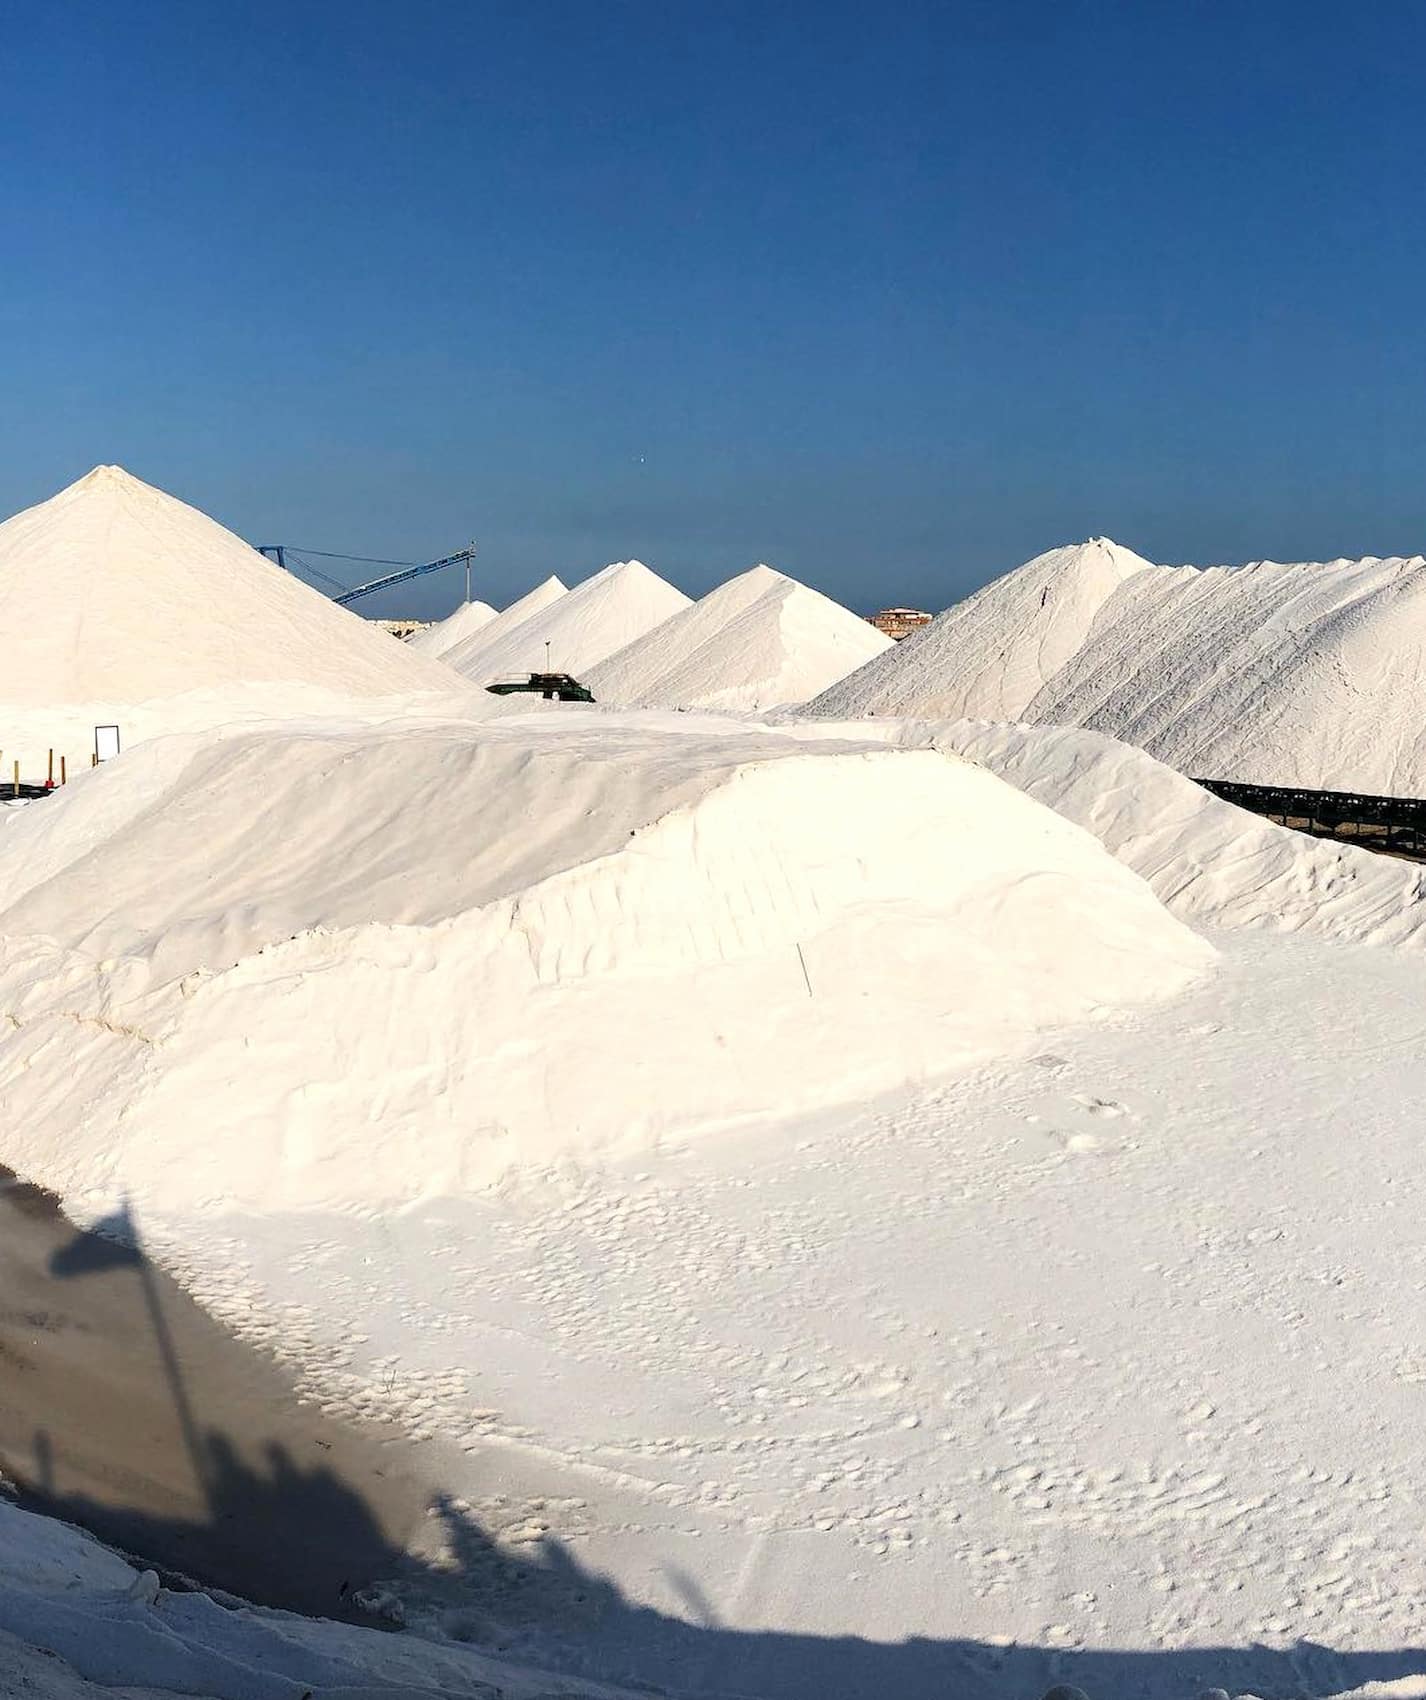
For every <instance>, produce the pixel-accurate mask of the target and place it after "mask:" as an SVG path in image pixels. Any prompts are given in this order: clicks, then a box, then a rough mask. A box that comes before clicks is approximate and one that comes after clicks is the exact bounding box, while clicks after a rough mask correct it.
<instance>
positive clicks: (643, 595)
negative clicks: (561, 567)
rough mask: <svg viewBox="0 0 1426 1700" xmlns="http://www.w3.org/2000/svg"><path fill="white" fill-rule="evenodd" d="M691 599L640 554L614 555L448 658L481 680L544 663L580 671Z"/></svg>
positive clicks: (478, 635) (471, 677)
mask: <svg viewBox="0 0 1426 1700" xmlns="http://www.w3.org/2000/svg"><path fill="white" fill-rule="evenodd" d="M556 582H558V581H556ZM688 606H689V599H688V597H686V596H685V595H684V594H683V592H682V591H681V590H675V589H674V587H673V586H672V585H671V584H669V583H667V582H666V581H665V580H664V579H661V578H660V577H659V576H658V574H657V573H655V572H650V571H649V569H648V568H647V567H646V566H645V565H644V564H643V562H642V561H615V562H614V564H613V565H612V566H608V567H605V569H604V570H603V572H599V573H595V575H594V577H593V578H588V579H585V581H584V583H583V584H579V585H576V586H575V588H574V589H573V590H571V591H569V592H567V593H566V594H565V595H563V596H560V597H558V598H557V599H556V600H555V601H553V602H551V603H550V604H549V606H548V607H546V608H544V609H543V610H541V611H540V612H539V613H537V614H535V615H534V616H533V617H532V618H530V619H527V620H522V621H521V622H520V623H519V624H518V625H517V626H515V627H514V628H513V629H506V630H500V631H497V629H496V625H497V623H496V622H494V621H492V622H491V624H490V625H488V626H487V627H486V628H485V630H484V631H480V632H477V633H476V634H475V636H474V637H471V638H467V639H466V641H465V642H464V643H462V644H457V645H456V647H455V648H454V649H452V650H448V651H447V653H446V655H445V657H444V660H445V661H446V662H447V663H448V664H449V665H450V666H452V667H454V668H455V669H456V671H457V672H458V673H463V674H464V675H465V677H466V678H467V679H469V680H471V682H472V683H474V684H477V685H488V684H490V683H491V681H492V680H495V679H500V678H506V677H511V676H514V675H517V674H522V673H536V672H542V671H543V670H544V669H545V667H546V665H548V666H549V667H551V668H552V669H553V670H554V671H555V672H557V673H573V674H574V675H575V676H576V677H579V676H580V675H581V674H583V673H584V672H586V671H587V670H588V669H589V668H591V667H593V666H595V665H597V663H599V662H600V661H603V660H604V658H605V657H606V656H609V655H612V654H613V653H614V652H615V650H618V649H623V647H624V646H625V644H629V643H632V642H633V641H634V639H635V638H639V637H642V636H643V635H644V633H645V632H648V631H652V629H653V628H654V627H655V626H657V625H659V624H661V623H662V622H663V621H664V620H666V619H668V618H669V616H670V615H671V614H676V613H678V611H679V610H680V609H681V608H687V607H688ZM501 619H502V621H503V619H504V616H503V615H502V616H501ZM546 645H548V648H546Z"/></svg>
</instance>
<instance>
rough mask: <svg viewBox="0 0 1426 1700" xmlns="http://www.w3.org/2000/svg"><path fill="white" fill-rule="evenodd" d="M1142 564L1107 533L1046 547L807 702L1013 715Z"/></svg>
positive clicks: (841, 714)
mask: <svg viewBox="0 0 1426 1700" xmlns="http://www.w3.org/2000/svg"><path fill="white" fill-rule="evenodd" d="M1149 567H1150V563H1149V562H1148V561H1145V560H1143V559H1142V558H1141V557H1140V556H1138V555H1136V554H1134V552H1133V551H1132V550H1130V549H1125V548H1123V547H1121V545H1119V544H1118V543H1113V542H1111V541H1110V540H1109V539H1108V538H1107V537H1096V538H1094V539H1092V540H1091V541H1090V542H1088V543H1077V544H1073V545H1071V546H1069V547H1067V548H1064V549H1051V550H1050V551H1049V553H1048V554H1045V555H1038V556H1036V558H1035V559H1034V560H1033V561H1027V562H1026V563H1025V565H1024V566H1023V567H1018V568H1016V570H1015V571H1014V572H1013V573H1007V574H1006V575H1005V576H1004V577H1003V578H999V579H996V580H995V582H994V583H993V584H988V585H986V586H985V588H984V589H983V590H978V591H977V592H976V593H975V595H974V596H970V597H967V598H966V600H965V601H964V602H958V603H957V604H956V605H955V606H954V607H952V608H948V609H946V611H945V613H943V614H938V615H937V616H936V618H935V619H934V620H932V621H931V623H930V625H928V626H922V627H921V628H920V629H919V630H918V631H914V632H912V633H911V635H910V636H909V637H907V638H904V639H903V640H902V641H901V642H900V643H898V644H896V645H895V646H894V647H892V648H891V649H888V650H887V651H886V652H885V654H883V655H880V656H878V657H877V658H876V659H875V660H873V661H870V662H868V663H867V664H866V666H864V667H862V668H860V669H859V670H858V671H857V672H855V673H853V674H851V675H850V676H849V677H848V678H846V679H843V680H842V681H841V682H840V683H838V684H835V685H833V686H831V687H830V689H828V690H826V691H824V692H823V693H822V694H821V695H820V696H819V697H818V698H817V699H816V700H815V701H814V702H813V703H811V704H810V705H809V706H810V708H811V710H812V712H814V713H816V714H825V715H827V716H828V718H829V719H837V720H840V719H853V718H856V717H857V716H859V715H864V714H890V715H903V716H914V717H917V718H920V719H934V720H942V719H944V720H958V719H961V718H975V719H988V720H1019V719H1022V718H1024V717H1026V715H1027V713H1028V710H1029V707H1030V704H1031V703H1032V702H1033V701H1034V700H1035V698H1036V696H1037V695H1038V694H1039V692H1040V691H1041V690H1042V689H1043V688H1044V686H1045V685H1046V683H1047V682H1048V681H1049V680H1051V679H1053V678H1054V677H1055V676H1056V675H1057V674H1058V672H1059V670H1060V669H1061V668H1062V667H1063V666H1064V665H1065V664H1066V662H1068V661H1069V660H1070V659H1071V658H1072V657H1073V656H1075V655H1076V654H1077V653H1078V652H1079V650H1080V649H1081V647H1082V646H1083V644H1084V643H1085V640H1086V639H1087V637H1088V635H1089V633H1090V631H1091V629H1092V628H1093V626H1094V623H1095V621H1096V619H1097V618H1098V617H1099V614H1100V610H1101V609H1102V608H1103V607H1104V605H1105V603H1106V602H1108V601H1109V599H1110V598H1111V597H1112V596H1113V595H1114V594H1115V592H1116V591H1118V590H1119V588H1120V586H1121V585H1123V584H1125V583H1131V582H1132V581H1133V579H1134V578H1135V577H1136V576H1137V575H1138V574H1140V573H1142V572H1144V571H1146V570H1148V569H1149ZM1160 570H1163V569H1160Z"/></svg>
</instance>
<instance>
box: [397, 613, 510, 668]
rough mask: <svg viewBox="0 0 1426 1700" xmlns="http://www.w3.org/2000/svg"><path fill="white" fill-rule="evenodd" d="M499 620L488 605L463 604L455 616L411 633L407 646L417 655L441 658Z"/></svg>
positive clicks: (449, 616) (447, 617)
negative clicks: (493, 621) (492, 622)
mask: <svg viewBox="0 0 1426 1700" xmlns="http://www.w3.org/2000/svg"><path fill="white" fill-rule="evenodd" d="M498 618H499V615H498V614H497V612H496V610H495V609H494V608H492V607H491V606H490V604H489V603H488V602H462V603H461V605H460V607H459V608H457V609H456V611H455V612H454V613H453V614H447V615H446V617H445V619H444V620H437V621H436V623H435V624H434V625H432V626H425V627H423V628H422V630H420V631H419V632H412V634H411V636H410V637H409V638H407V640H406V647H407V648H408V649H414V650H415V651H416V653H417V654H418V655H434V656H437V657H439V656H442V655H444V654H445V653H446V651H447V650H448V649H454V648H455V646H456V645H457V644H458V643H463V642H464V641H465V639H466V638H468V637H470V636H471V635H472V634H473V633H475V632H478V631H482V630H483V629H484V628H485V627H486V626H488V625H489V624H490V622H491V621H492V620H494V619H498Z"/></svg>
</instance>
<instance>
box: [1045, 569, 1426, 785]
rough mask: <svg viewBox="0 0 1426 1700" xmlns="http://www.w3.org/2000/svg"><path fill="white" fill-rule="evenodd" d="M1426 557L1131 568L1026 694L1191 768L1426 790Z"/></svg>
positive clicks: (1274, 780) (1277, 781)
mask: <svg viewBox="0 0 1426 1700" xmlns="http://www.w3.org/2000/svg"><path fill="white" fill-rule="evenodd" d="M1423 677H1426V561H1423V559H1422V557H1421V556H1419V555H1415V556H1411V557H1401V556H1396V557H1388V558H1382V557H1379V556H1368V557H1366V558H1364V559H1362V560H1356V561H1345V560H1344V561H1332V562H1326V563H1321V562H1297V563H1287V564H1284V563H1281V562H1276V561H1258V562H1254V563H1252V564H1251V565H1248V566H1244V567H1231V568H1230V567H1210V568H1206V569H1200V568H1194V567H1178V568H1174V569H1160V571H1159V572H1158V573H1155V574H1151V575H1145V576H1144V577H1143V578H1142V579H1139V580H1130V581H1129V582H1128V583H1127V584H1125V585H1124V586H1123V587H1122V589H1121V590H1120V591H1119V592H1118V593H1117V594H1116V595H1115V596H1114V597H1113V598H1112V599H1111V600H1110V601H1109V602H1108V603H1107V604H1106V605H1105V608H1104V610H1103V614H1102V616H1101V619H1100V620H1099V621H1098V622H1096V624H1095V626H1094V628H1093V630H1092V631H1091V632H1090V633H1089V634H1088V637H1087V639H1086V641H1085V642H1084V644H1082V645H1081V647H1080V648H1079V650H1078V651H1077V652H1076V653H1075V655H1074V656H1073V657H1072V659H1071V660H1070V661H1069V662H1068V663H1067V664H1066V665H1065V666H1064V667H1063V668H1062V669H1061V670H1060V672H1059V673H1058V674H1057V675H1056V676H1055V678H1054V679H1052V680H1050V681H1047V683H1046V685H1045V687H1044V689H1043V690H1042V691H1041V692H1040V693H1039V695H1038V696H1037V697H1036V698H1035V700H1034V702H1033V703H1032V704H1031V706H1030V712H1029V716H1028V717H1029V718H1030V719H1032V720H1035V721H1038V722H1042V723H1054V724H1060V725H1076V726H1086V727H1089V728H1091V729H1092V730H1094V731H1097V732H1104V733H1107V734H1109V736H1111V737H1115V738H1121V739H1123V740H1124V741H1125V742H1126V743H1130V744H1135V745H1137V746H1138V747H1139V748H1140V749H1144V750H1147V751H1148V752H1149V753H1150V754H1151V755H1154V756H1157V757H1158V759H1159V760H1160V761H1164V762H1167V763H1168V764H1169V766H1171V767H1175V768H1177V769H1178V770H1179V771H1180V772H1181V773H1187V774H1190V775H1205V776H1207V777H1209V778H1215V779H1236V780H1240V781H1249V782H1255V783H1258V784H1265V785H1287V786H1305V787H1308V788H1310V789H1314V790H1328V791H1367V792H1376V793H1381V794H1386V795H1395V796H1405V797H1421V796H1426V727H1424V726H1423V725H1422V721H1421V717H1420V715H1419V713H1418V712H1417V710H1416V706H1415V705H1416V703H1417V701H1418V699H1419V696H1420V689H1421V680H1422V678H1423Z"/></svg>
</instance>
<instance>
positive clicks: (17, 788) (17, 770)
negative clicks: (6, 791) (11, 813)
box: [15, 761, 20, 797]
mask: <svg viewBox="0 0 1426 1700" xmlns="http://www.w3.org/2000/svg"><path fill="white" fill-rule="evenodd" d="M15 795H16V796H17V797H18V796H19V795H20V764H19V762H18V761H17V762H16V763H15Z"/></svg>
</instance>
